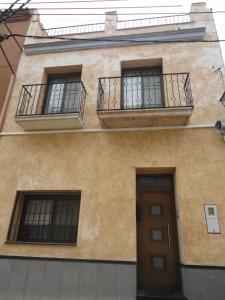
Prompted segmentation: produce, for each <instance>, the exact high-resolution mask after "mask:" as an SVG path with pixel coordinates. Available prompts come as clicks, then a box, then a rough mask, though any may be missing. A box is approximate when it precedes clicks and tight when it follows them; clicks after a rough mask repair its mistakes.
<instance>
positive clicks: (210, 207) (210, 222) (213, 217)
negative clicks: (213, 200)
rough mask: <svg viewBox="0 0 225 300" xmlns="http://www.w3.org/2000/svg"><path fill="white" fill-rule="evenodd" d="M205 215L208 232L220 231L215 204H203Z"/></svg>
mask: <svg viewBox="0 0 225 300" xmlns="http://www.w3.org/2000/svg"><path fill="white" fill-rule="evenodd" d="M205 217H206V224H207V228H208V233H220V225H219V219H218V214H217V207H216V205H215V204H206V205H205Z"/></svg>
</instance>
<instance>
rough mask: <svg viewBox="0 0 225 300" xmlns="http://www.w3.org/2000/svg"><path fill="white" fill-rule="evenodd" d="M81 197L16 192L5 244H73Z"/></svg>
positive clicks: (67, 194)
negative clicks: (10, 242)
mask: <svg viewBox="0 0 225 300" xmlns="http://www.w3.org/2000/svg"><path fill="white" fill-rule="evenodd" d="M79 209H80V193H77V192H76V193H73V192H68V193H63V192H60V193H56V192H54V193H46V192H39V193H31V192H29V193H26V192H19V193H18V197H17V200H16V205H15V209H14V213H13V218H12V222H11V228H10V231H9V236H8V240H9V241H18V242H50V243H76V241H77V230H78V218H79Z"/></svg>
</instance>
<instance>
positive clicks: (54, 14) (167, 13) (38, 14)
mask: <svg viewBox="0 0 225 300" xmlns="http://www.w3.org/2000/svg"><path fill="white" fill-rule="evenodd" d="M185 14H186V15H187V14H189V13H188V12H139V13H138V12H134V13H117V16H119V15H120V16H132V15H165V16H167V17H175V16H177V15H185ZM191 14H197V15H198V14H225V11H200V12H191ZM31 15H33V16H104V15H105V13H62V14H61V13H53V14H49V13H32V14H31Z"/></svg>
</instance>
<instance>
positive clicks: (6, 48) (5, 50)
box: [0, 9, 32, 130]
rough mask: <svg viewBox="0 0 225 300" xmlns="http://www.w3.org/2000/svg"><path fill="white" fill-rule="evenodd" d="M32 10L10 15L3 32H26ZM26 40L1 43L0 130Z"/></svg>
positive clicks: (22, 33)
mask: <svg viewBox="0 0 225 300" xmlns="http://www.w3.org/2000/svg"><path fill="white" fill-rule="evenodd" d="M31 12H32V11H30V10H29V9H23V10H21V11H20V12H18V13H16V14H14V15H12V16H11V17H9V18H8V19H7V20H6V21H5V22H1V24H0V32H1V34H11V33H12V32H13V33H18V34H21V35H24V34H26V33H27V30H28V28H29V25H30V21H31ZM24 41H25V38H24V37H15V38H10V39H8V40H4V41H2V42H1V44H0V130H1V128H2V125H3V122H4V116H5V112H6V110H7V105H8V102H9V99H10V96H11V91H12V88H13V84H14V82H15V74H16V70H17V67H18V64H19V61H20V57H21V54H22V51H23V49H22V47H23V44H24Z"/></svg>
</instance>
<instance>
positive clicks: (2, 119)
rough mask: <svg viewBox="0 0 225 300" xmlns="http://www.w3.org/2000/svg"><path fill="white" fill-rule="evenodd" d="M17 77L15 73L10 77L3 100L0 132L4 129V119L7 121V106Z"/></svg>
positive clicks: (0, 114)
mask: <svg viewBox="0 0 225 300" xmlns="http://www.w3.org/2000/svg"><path fill="white" fill-rule="evenodd" d="M15 79H16V76H15V75H14V74H12V75H11V77H10V81H9V86H8V89H7V92H6V96H5V100H4V102H3V106H2V111H1V113H0V132H1V131H2V127H3V124H4V121H5V116H6V112H7V108H8V105H9V101H10V98H11V94H12V89H13V85H14V82H15Z"/></svg>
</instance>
